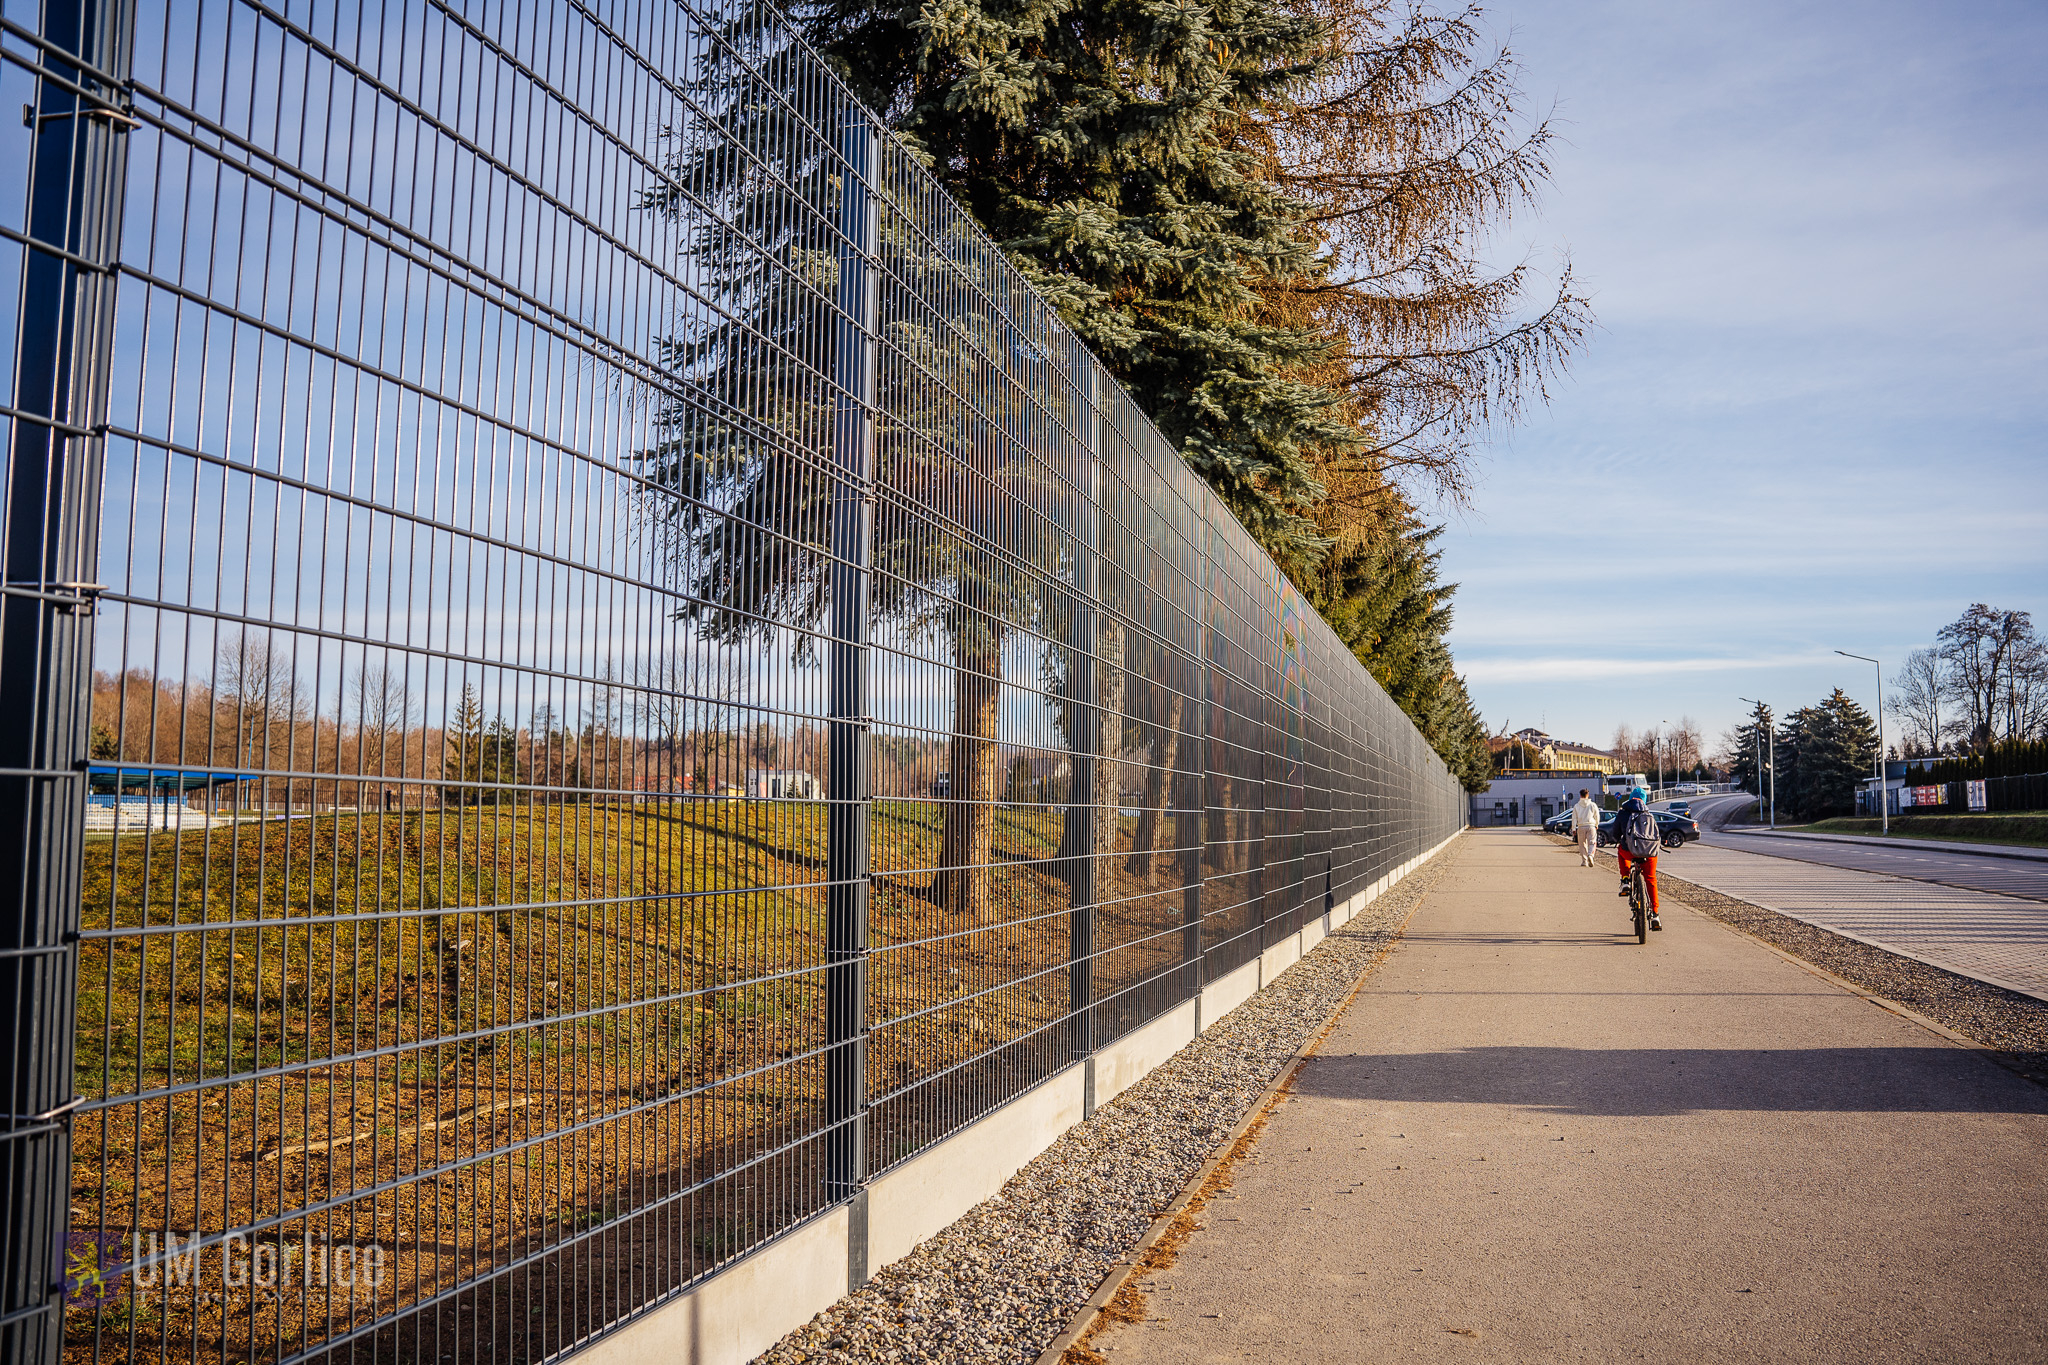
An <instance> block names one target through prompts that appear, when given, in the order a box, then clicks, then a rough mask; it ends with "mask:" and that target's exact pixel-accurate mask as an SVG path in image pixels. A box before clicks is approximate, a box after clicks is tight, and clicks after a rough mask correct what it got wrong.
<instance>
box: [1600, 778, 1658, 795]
mask: <svg viewBox="0 0 2048 1365" xmlns="http://www.w3.org/2000/svg"><path fill="white" fill-rule="evenodd" d="M1649 786H1650V779H1649V778H1647V777H1645V776H1643V775H1642V774H1641V773H1609V774H1608V775H1607V778H1606V780H1605V781H1603V782H1602V783H1601V784H1600V790H1601V791H1602V792H1603V793H1604V794H1606V795H1608V796H1612V797H1617V798H1619V797H1623V796H1627V795H1628V790H1629V788H1630V787H1641V788H1643V789H1644V790H1646V791H1647V790H1648V789H1649Z"/></svg>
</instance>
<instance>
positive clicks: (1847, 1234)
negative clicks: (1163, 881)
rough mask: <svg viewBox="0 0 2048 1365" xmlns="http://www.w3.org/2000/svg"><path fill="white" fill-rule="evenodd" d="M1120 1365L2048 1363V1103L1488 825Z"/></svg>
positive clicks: (2014, 1079) (1127, 1335)
mask: <svg viewBox="0 0 2048 1365" xmlns="http://www.w3.org/2000/svg"><path fill="white" fill-rule="evenodd" d="M1449 856H1452V857H1454V858H1455V859H1456V861H1455V863H1454V864H1453V865H1452V867H1451V868H1450V869H1449V870H1448V872H1447V874H1446V876H1445V878H1444V880H1443V881H1442V882H1441V883H1439V884H1438V886H1437V887H1436V888H1435V889H1434V890H1433V891H1432V892H1431V893H1430V895H1429V897H1428V898H1427V899H1426V900H1425V901H1424V902H1423V903H1422V905H1421V907H1420V908H1419V910H1418V911H1417V913H1416V916H1415V919H1414V921H1413V923H1412V924H1411V925H1410V926H1409V929H1408V932H1407V934H1406V935H1405V937H1404V938H1403V940H1402V941H1401V943H1400V944H1399V945H1398V946H1397V947H1396V948H1395V950H1394V952H1393V953H1392V955H1391V956H1390V957H1389V958H1388V959H1387V961H1386V963H1385V964H1384V965H1383V966H1382V967H1381V968H1380V969H1379V970H1378V971H1377V972H1376V973H1374V975H1373V976H1371V977H1369V978H1368V979H1367V981H1366V983H1365V986H1364V988H1363V989H1362V990H1361V991H1360V993H1359V995H1358V997H1357V998H1356V1000H1355V1001H1354V1002H1353V1004H1352V1005H1351V1006H1350V1008H1349V1009H1348V1010H1347V1011H1346V1013H1345V1015H1344V1016H1343V1017H1342V1018H1341V1019H1340V1020H1339V1022H1338V1024H1337V1026H1336V1028H1335V1029H1334V1030H1333V1032H1332V1033H1331V1035H1330V1037H1329V1038H1328V1040H1327V1041H1326V1042H1325V1043H1324V1045H1323V1047H1322V1050H1321V1052H1320V1054H1319V1055H1318V1056H1316V1057H1314V1058H1312V1059H1311V1060H1310V1061H1309V1062H1308V1063H1307V1064H1306V1066H1305V1067H1304V1068H1303V1070H1302V1072H1301V1073H1300V1075H1299V1077H1298V1079H1297V1082H1296V1085H1295V1089H1294V1096H1293V1099H1292V1100H1291V1102H1288V1103H1285V1104H1283V1105H1281V1106H1280V1107H1279V1108H1278V1109H1277V1110H1276V1112H1275V1113H1274V1115H1273V1117H1272V1119H1271V1121H1270V1123H1269V1124H1268V1125H1267V1127H1266V1128H1265V1130H1264V1132H1263V1133H1262V1134H1261V1136H1260V1137H1259V1138H1258V1140H1257V1142H1256V1145H1255V1146H1254V1147H1253V1149H1252V1153H1251V1156H1250V1158H1249V1159H1248V1160H1247V1161H1246V1162H1244V1163H1242V1164H1241V1165H1240V1166H1239V1168H1238V1169H1237V1171H1236V1174H1235V1178H1234V1182H1233V1184H1232V1185H1231V1187H1230V1188H1229V1189H1227V1190H1224V1191H1220V1192H1219V1194H1218V1197H1217V1198H1215V1199H1214V1200H1213V1201H1212V1202H1211V1203H1210V1204H1209V1205H1208V1206H1207V1207H1206V1208H1205V1209H1204V1210H1203V1211H1202V1213H1201V1215H1200V1217H1199V1222H1200V1226H1199V1228H1198V1230H1197V1231H1196V1232H1195V1233H1194V1235H1193V1236H1192V1237H1190V1238H1189V1239H1188V1241H1187V1242H1186V1243H1185V1244H1184V1245H1183V1246H1182V1247H1181V1248H1180V1251H1179V1261H1178V1263H1177V1264H1174V1265H1172V1266H1170V1267H1168V1268H1166V1269H1164V1270H1162V1271H1159V1272H1157V1273H1155V1274H1152V1275H1151V1276H1149V1277H1148V1278H1147V1279H1145V1280H1144V1281H1142V1282H1141V1286H1140V1287H1141V1289H1142V1291H1143V1293H1144V1296H1145V1305H1146V1310H1147V1312H1146V1316H1145V1318H1144V1319H1143V1320H1142V1321H1139V1322H1137V1323H1134V1324H1131V1325H1129V1326H1123V1327H1118V1328H1116V1329H1114V1330H1111V1331H1109V1332H1107V1333H1105V1334H1104V1336H1103V1337H1102V1338H1100V1339H1098V1342H1097V1345H1098V1346H1099V1347H1101V1348H1103V1349H1104V1350H1105V1354H1106V1355H1107V1356H1108V1359H1109V1360H1110V1361H1111V1362H1112V1363H1113V1365H1125V1362H1145V1363H1146V1365H1152V1363H1155V1362H1156V1365H1186V1363H1187V1362H1209V1361H1218V1362H1221V1361H1243V1360H1247V1359H1250V1360H1262V1361H1287V1362H1300V1363H1302V1365H1306V1362H1322V1361H1328V1362H1332V1363H1333V1365H1334V1363H1335V1362H1345V1365H1350V1362H1356V1361H1376V1362H1378V1361H1393V1360H1474V1361H1481V1360H1484V1361H1500V1362H1516V1365H1519V1363H1520V1362H1525V1361H1535V1360H1545V1361H1550V1360H1556V1361H1624V1360H1626V1361H1651V1362H1674V1365H1676V1363H1677V1362H1700V1361H1731V1362H1732V1361H1743V1362H1759V1365H1761V1362H1780V1361H1830V1362H1833V1361H1840V1362H1844V1363H1845V1365H1846V1363H1847V1362H1858V1363H1859V1365H1860V1363H1861V1362H1868V1361H1882V1362H1891V1361H1900V1362H1904V1361H1915V1362H1917V1361H1971V1362H1976V1361H2026V1362H2035V1361H2040V1360H2043V1359H2048V1314H2044V1313H2043V1312H2042V1310H2041V1305H2042V1303H2043V1302H2048V1261H2044V1259H2043V1258H2042V1257H2041V1255H2040V1254H2039V1251H2040V1247H2041V1246H2042V1244H2043V1241H2044V1239H2048V1200H2044V1198H2043V1194H2044V1193H2048V1189H2044V1178H2043V1174H2042V1173H2043V1171H2044V1170H2048V1092H2043V1091H2042V1090H2041V1089H2040V1088H2039V1087H2037V1086H2035V1085H2033V1084H2032V1083H2030V1082H2028V1081H2025V1080H2022V1079H2021V1078H2020V1077H2018V1076H2015V1075H2013V1074H2012V1073H2011V1072H2008V1071H2004V1070H2002V1069H2000V1068H1999V1067H1997V1066H1995V1065H1993V1064H1992V1063H1991V1062H1990V1061H1988V1060H1986V1059H1985V1058H1984V1057H1983V1056H1982V1055H1981V1054H1980V1053H1978V1052H1976V1051H1974V1050H1971V1049H1969V1048H1965V1047H1962V1046H1959V1045H1957V1044H1955V1043H1952V1042H1950V1041H1949V1040H1948V1039H1946V1038H1945V1037H1943V1036H1941V1035H1939V1034H1936V1033H1934V1032H1932V1031H1930V1030H1928V1029H1925V1028H1923V1027H1921V1026H1919V1025H1917V1024H1914V1023H1912V1022H1910V1021H1909V1020H1906V1019H1904V1018H1901V1017H1900V1016H1898V1015H1895V1014H1892V1013H1889V1012H1887V1011H1885V1010H1883V1009H1880V1008H1878V1007H1876V1006H1874V1005H1872V1004H1869V1003H1868V1002H1866V1001H1864V1000H1862V999H1860V998H1858V997H1857V996H1855V995H1852V994H1850V993H1849V992H1847V991H1845V990H1842V989H1840V988H1838V987H1836V986H1834V985H1832V984H1830V983H1829V982H1827V981H1824V980H1822V979H1820V978H1818V977H1816V976H1814V975H1812V974H1811V973H1809V972H1806V971H1804V970H1802V969H1801V968H1799V967H1798V966H1795V965H1793V964H1792V963H1790V962H1788V961H1786V960H1785V959H1783V958H1781V957H1778V956H1777V955H1775V954H1773V953H1771V952H1770V951H1769V950H1767V949H1765V948H1764V947H1762V946H1761V945H1760V944H1758V943H1757V942H1756V941H1755V940H1753V939H1750V938H1747V937H1744V936H1742V935H1740V934H1738V933H1736V932H1735V931H1733V930H1731V929H1729V928H1727V927H1726V926H1724V925H1721V924H1719V923H1718V922H1716V921H1713V920H1710V919H1708V918H1706V917H1704V916H1701V915H1698V914H1695V913H1693V912H1692V911H1690V910H1687V909H1685V908H1683V907H1682V906H1667V908H1666V910H1665V919H1666V921H1667V925H1668V927H1667V929H1666V930H1665V931H1664V932H1663V933H1660V934H1655V935H1652V936H1651V939H1650V942H1649V944H1648V945H1647V946H1642V947H1639V946H1637V944H1636V943H1635V940H1634V938H1633V936H1631V935H1626V934H1625V933H1624V932H1623V931H1624V930H1625V929H1626V927H1627V921H1626V918H1625V915H1624V912H1623V908H1622V903H1621V902H1620V901H1619V900H1618V899H1617V898H1616V897H1615V895H1614V880H1613V873H1612V872H1611V871H1608V870H1604V869H1603V870H1598V871H1589V870H1586V869H1584V868H1581V867H1580V866H1579V865H1578V860H1577V858H1576V856H1575V854H1574V852H1573V851H1572V850H1571V849H1569V848H1567V847H1565V846H1563V845H1561V844H1559V843H1557V842H1554V841H1552V840H1548V839H1532V838H1530V837H1528V835H1527V833H1526V831H1521V830H1504V831H1500V832H1497V833H1496V832H1493V831H1486V830H1477V831H1473V832H1472V833H1470V834H1468V835H1467V836H1466V837H1465V838H1464V839H1462V840H1460V842H1459V843H1458V845H1456V846H1455V847H1454V849H1453V850H1452V852H1451V854H1450V855H1449Z"/></svg>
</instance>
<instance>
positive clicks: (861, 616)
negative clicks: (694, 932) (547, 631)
mask: <svg viewBox="0 0 2048 1365" xmlns="http://www.w3.org/2000/svg"><path fill="white" fill-rule="evenodd" d="M839 156H840V160H841V163H842V168H841V172H840V174H841V177H842V178H841V183H840V193H839V214H838V221H837V224H836V226H837V229H838V237H839V240H838V245H837V249H836V255H837V257H838V264H839V272H838V273H839V280H838V293H837V298H836V302H837V307H838V311H837V319H836V322H835V324H834V333H835V334H834V337H833V348H832V378H833V382H834V385H835V386H836V389H837V394H836V398H835V408H836V411H835V414H834V422H833V432H832V462H833V480H832V529H831V535H832V569H831V595H832V640H831V645H830V654H829V659H828V678H827V687H828V689H829V691H830V696H829V697H828V698H827V705H828V719H827V740H828V744H829V755H828V760H827V761H828V768H827V776H826V790H825V795H826V798H827V799H826V811H827V815H826V820H827V827H826V853H825V864H826V869H825V875H826V878H827V881H828V883H829V886H828V889H827V891H826V897H827V901H826V963H827V965H826V969H825V1018H826V1043H827V1048H826V1053H825V1092H826V1121H827V1123H829V1124H830V1128H829V1130H828V1132H829V1135H828V1138H827V1143H828V1156H827V1161H826V1167H827V1169H826V1174H825V1189H826V1193H827V1195H828V1196H829V1197H830V1198H831V1199H833V1200H835V1201H837V1200H842V1199H854V1200H855V1219H854V1222H855V1224H856V1226H855V1227H853V1229H852V1231H851V1232H850V1234H849V1237H848V1267H847V1279H848V1283H849V1285H850V1286H851V1285H859V1284H861V1283H864V1282H865V1281H866V1279H867V1237H866V1227H865V1218H864V1215H865V1212H866V1210H865V1208H864V1207H862V1206H860V1204H859V1201H858V1199H857V1196H858V1195H859V1194H860V1193H861V1191H862V1189H863V1187H864V1185H865V1183H866V1181H867V1174H868V1153H867V956H868V887H869V873H870V865H869V860H868V815H869V802H870V800H871V799H872V796H873V793H872V791H871V789H870V784H869V770H868V736H869V725H870V718H869V716H868V590H869V573H870V569H871V565H872V558H873V553H874V549H873V547H874V535H873V532H874V496H875V492H874V479H875V460H874V453H875V422H874V406H875V333H876V330H877V313H878V312H879V299H878V293H877V290H878V285H879V280H878V278H877V275H876V272H875V270H874V269H873V267H872V264H871V263H872V261H873V258H874V254H875V245H876V242H875V238H876V232H875V226H876V223H875V214H876V204H875V196H874V194H873V193H872V190H871V186H870V180H871V177H872V175H873V173H874V165H875V129H874V125H873V123H872V121H871V119H870V117H869V115H868V112H867V111H866V110H865V109H863V108H861V107H860V106H859V105H857V104H853V103H852V102H851V101H849V102H848V104H847V106H846V108H845V110H844V112H843V114H842V118H841V122H840V128H839Z"/></svg>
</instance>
